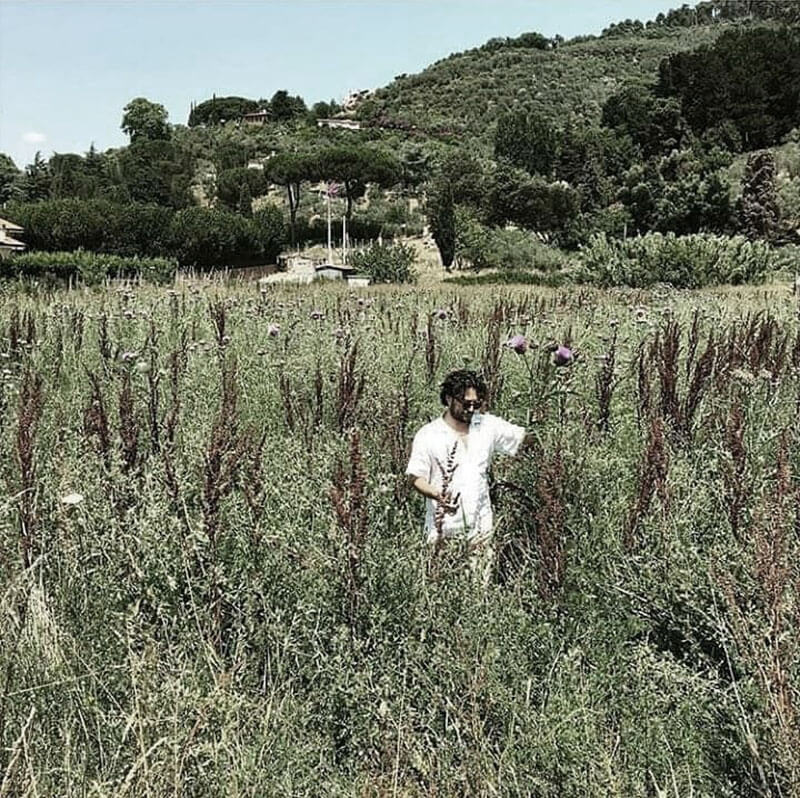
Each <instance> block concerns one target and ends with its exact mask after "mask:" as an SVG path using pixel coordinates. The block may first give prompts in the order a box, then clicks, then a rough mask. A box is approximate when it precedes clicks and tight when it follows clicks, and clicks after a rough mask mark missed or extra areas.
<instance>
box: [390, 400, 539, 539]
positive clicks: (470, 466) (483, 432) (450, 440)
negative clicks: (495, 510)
mask: <svg viewBox="0 0 800 798" xmlns="http://www.w3.org/2000/svg"><path fill="white" fill-rule="evenodd" d="M524 437H525V428H524V427H519V426H517V425H516V424H512V423H510V422H509V421H505V420H504V419H502V418H500V417H499V416H493V415H491V414H490V413H473V415H472V420H471V422H470V425H469V432H468V433H467V434H466V435H460V434H459V433H458V432H457V431H456V430H454V429H453V428H452V427H451V426H450V425H449V424H448V423H447V422H446V421H445V420H444V416H443V415H442V416H439V418H437V419H434V420H433V421H431V422H429V423H428V424H426V425H425V426H424V427H422V428H421V429H420V430H419V432H417V434H416V435H415V436H414V443H413V444H412V446H411V457H410V459H409V462H408V467H407V468H406V474H408V475H410V476H415V477H422V478H423V479H425V480H427V481H428V482H429V483H430V484H431V485H432V486H433V487H434V488H436V489H437V490H439V491H441V489H442V484H443V479H444V472H445V469H446V467H447V458H448V456H449V455H450V453H451V452H453V451H454V448H453V447H455V456H454V462H455V470H454V471H453V476H452V480H451V482H450V486H449V488H448V492H449V494H450V495H451V496H452V497H455V496H456V495H457V494H460V497H459V503H458V504H459V507H458V510H457V511H456V512H455V513H445V515H444V523H443V525H442V531H443V533H444V535H445V537H453V536H458V535H462V534H466V537H467V538H468V539H472V538H478V537H484V536H486V535H488V534H490V533H491V531H492V525H493V521H494V519H493V515H492V505H491V502H490V500H489V483H488V480H487V476H488V473H489V468H490V467H491V464H492V456H493V455H494V454H495V452H499V453H500V454H507V455H514V454H516V453H517V449H519V446H520V444H521V443H522V440H523V438H524ZM437 505H438V503H437V502H435V501H434V500H433V499H430V498H428V499H426V501H425V536H426V538H427V540H428V542H429V543H433V542H435V540H436V538H437V530H436V521H435V516H436V507H437Z"/></svg>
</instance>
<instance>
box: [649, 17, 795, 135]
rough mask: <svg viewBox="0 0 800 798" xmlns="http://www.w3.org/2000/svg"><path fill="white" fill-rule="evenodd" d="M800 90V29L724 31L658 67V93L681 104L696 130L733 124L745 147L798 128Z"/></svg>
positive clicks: (673, 56)
mask: <svg viewBox="0 0 800 798" xmlns="http://www.w3.org/2000/svg"><path fill="white" fill-rule="evenodd" d="M798 87H800V28H782V29H779V30H774V29H771V28H756V29H754V30H732V31H726V32H725V33H723V34H722V35H721V36H720V37H719V38H718V39H717V40H716V42H714V44H713V45H705V46H702V47H699V48H698V49H697V50H695V51H692V52H685V53H676V54H674V55H672V56H670V57H669V58H668V59H665V60H664V61H663V62H662V63H661V66H660V69H659V82H658V90H659V91H660V92H661V93H663V94H666V95H673V96H676V97H677V98H678V99H679V100H680V107H681V112H682V114H683V116H684V117H685V118H686V120H687V121H688V123H689V124H690V125H691V126H692V128H693V129H694V131H695V132H697V133H702V132H704V131H705V130H707V129H709V128H712V127H714V126H716V125H719V124H722V123H724V122H732V123H733V124H734V126H735V127H736V129H737V130H738V132H739V134H740V136H741V139H742V142H743V143H744V146H745V148H746V149H756V148H759V147H768V146H770V145H772V144H777V143H778V142H779V141H780V139H781V138H782V137H783V136H784V135H785V134H786V133H788V132H789V131H790V130H791V129H792V128H793V127H795V126H797V124H798V122H800V89H798Z"/></svg>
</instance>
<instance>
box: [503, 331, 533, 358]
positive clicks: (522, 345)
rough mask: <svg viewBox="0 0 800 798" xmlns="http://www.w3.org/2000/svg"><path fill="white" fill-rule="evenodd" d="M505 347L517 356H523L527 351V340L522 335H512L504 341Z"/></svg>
mask: <svg viewBox="0 0 800 798" xmlns="http://www.w3.org/2000/svg"><path fill="white" fill-rule="evenodd" d="M506 346H507V347H508V348H509V349H513V350H514V351H515V352H516V353H517V354H518V355H524V354H525V353H526V352H527V351H528V339H527V338H526V337H525V336H524V335H519V334H517V335H513V336H512V337H511V338H509V339H508V340H507V341H506Z"/></svg>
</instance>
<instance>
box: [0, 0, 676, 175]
mask: <svg viewBox="0 0 800 798" xmlns="http://www.w3.org/2000/svg"><path fill="white" fill-rule="evenodd" d="M677 5H680V3H677V2H672V3H670V2H669V0H666V2H654V1H653V0H349V1H347V2H343V1H342V0H336V1H335V2H334V1H333V0H291V2H285V1H284V0H274V1H273V2H269V1H265V0H262V1H261V2H256V0H251V1H250V2H247V1H246V0H226V1H225V2H223V0H213V1H212V0H136V1H135V2H133V1H130V2H127V1H125V0H105V1H100V0H60V2H53V0H50V1H49V2H43V1H40V0H26V1H24V2H23V1H21V0H0V152H5V153H6V154H8V155H10V156H11V157H12V158H13V159H14V162H15V163H16V164H17V166H19V167H20V168H21V167H23V166H24V165H25V164H27V163H29V162H31V161H32V160H33V156H34V153H35V152H36V151H37V150H41V152H42V154H43V155H44V156H45V157H49V156H50V155H51V154H52V153H53V152H81V153H82V152H85V151H86V150H87V149H88V148H89V145H90V144H91V143H92V142H94V144H95V146H96V147H97V148H98V149H100V150H104V149H107V148H108V147H116V146H120V145H122V144H124V143H126V138H125V136H124V135H123V134H122V132H121V131H120V129H119V125H120V120H121V117H122V108H123V107H124V106H125V104H126V103H127V102H128V101H129V100H131V99H133V98H134V97H147V98H148V99H149V100H152V101H154V102H159V103H162V104H163V105H164V106H165V107H166V109H167V111H168V112H169V119H170V122H173V123H182V124H185V123H186V120H187V117H188V114H189V106H190V103H191V102H192V101H198V102H199V101H201V100H204V99H207V98H209V97H210V96H211V95H212V94H217V95H229V94H235V95H241V96H244V97H252V98H254V99H258V98H259V97H267V98H269V97H271V96H272V95H273V94H274V92H275V91H277V90H278V89H286V90H288V91H289V93H290V94H300V95H301V96H302V97H303V98H304V99H305V101H306V103H307V104H308V105H309V106H310V105H312V104H313V103H315V102H317V101H319V100H330V99H331V98H334V99H337V100H341V99H342V98H343V97H344V95H345V94H346V93H347V92H348V91H349V90H351V89H360V88H375V87H378V86H383V85H386V84H387V83H388V82H390V81H391V80H392V78H393V77H394V76H395V75H397V74H400V73H401V72H407V73H413V72H419V71H420V70H422V69H424V68H425V67H426V66H427V65H428V64H430V63H431V62H433V61H436V60H438V59H440V58H444V57H445V56H447V55H450V54H451V53H454V52H459V51H461V50H465V49H468V48H470V47H475V46H477V45H480V44H483V43H484V42H485V41H486V40H487V39H490V38H492V37H494V36H518V35H519V34H520V33H523V32H525V31H538V32H540V33H543V34H544V35H546V36H553V35H555V34H557V33H560V34H561V35H562V36H564V37H565V38H570V37H571V36H575V35H578V34H588V33H599V32H600V31H601V30H602V29H603V28H604V27H605V26H606V25H608V24H609V23H610V22H617V21H620V20H623V19H626V18H632V19H633V18H638V19H641V20H642V21H646V20H648V19H652V18H654V17H655V15H656V14H657V13H658V12H659V11H666V10H667V9H668V8H670V7H672V6H677Z"/></svg>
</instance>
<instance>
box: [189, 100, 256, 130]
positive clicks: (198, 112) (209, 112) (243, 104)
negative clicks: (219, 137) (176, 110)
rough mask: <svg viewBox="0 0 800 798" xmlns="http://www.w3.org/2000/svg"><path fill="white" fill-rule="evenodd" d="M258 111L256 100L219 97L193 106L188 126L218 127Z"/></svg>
mask: <svg viewBox="0 0 800 798" xmlns="http://www.w3.org/2000/svg"><path fill="white" fill-rule="evenodd" d="M257 110H258V103H257V102H256V101H255V100H248V99H247V98H246V97H217V96H216V95H215V96H214V97H212V98H211V99H210V100H204V101H203V102H201V103H198V104H197V105H193V106H192V110H191V111H190V112H189V119H188V122H187V124H188V125H189V127H196V126H197V125H218V124H220V123H223V122H227V121H228V120H231V119H241V118H242V117H243V116H244V115H245V114H249V113H251V112H252V111H257Z"/></svg>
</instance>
